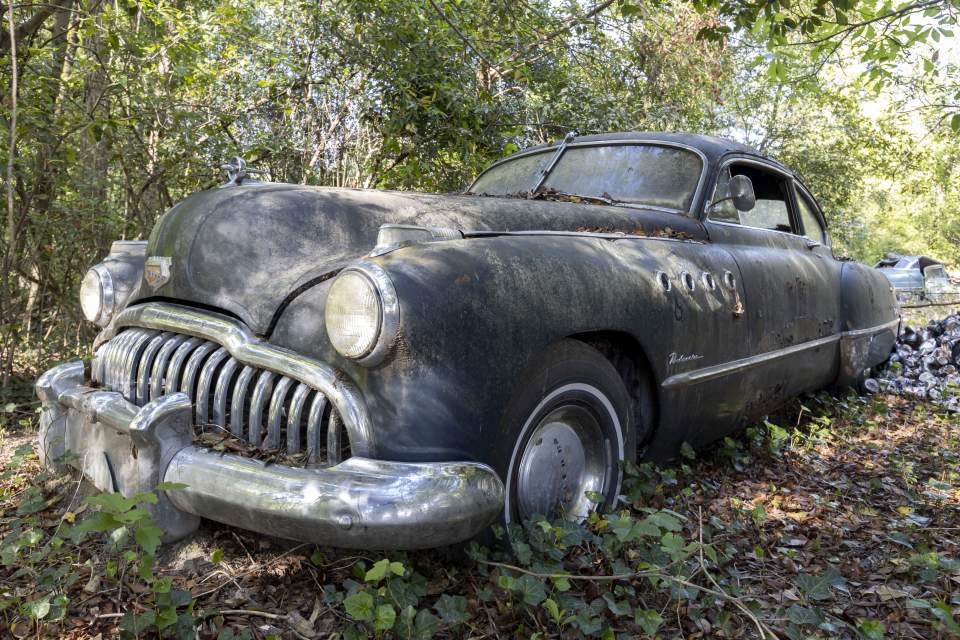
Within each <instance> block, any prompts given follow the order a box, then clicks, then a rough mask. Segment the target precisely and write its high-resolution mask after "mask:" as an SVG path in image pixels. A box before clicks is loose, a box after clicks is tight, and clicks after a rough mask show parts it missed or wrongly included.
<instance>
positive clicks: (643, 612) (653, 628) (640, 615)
mask: <svg viewBox="0 0 960 640" xmlns="http://www.w3.org/2000/svg"><path fill="white" fill-rule="evenodd" d="M633 621H634V622H635V623H636V624H637V626H639V627H640V628H641V629H643V632H644V633H645V634H647V635H648V636H652V635H653V634H655V633H656V632H657V630H658V629H659V628H660V625H662V624H663V618H662V617H661V616H660V614H659V613H657V612H656V611H654V610H653V609H637V610H636V612H634V614H633Z"/></svg>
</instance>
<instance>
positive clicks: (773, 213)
mask: <svg viewBox="0 0 960 640" xmlns="http://www.w3.org/2000/svg"><path fill="white" fill-rule="evenodd" d="M738 175H745V176H747V177H748V178H750V182H752V183H753V192H754V194H756V196H757V203H756V205H755V206H754V207H753V209H750V210H749V211H739V210H738V209H737V208H736V207H734V206H733V201H732V200H725V201H724V202H721V203H719V204H717V205H715V206H714V207H712V208H711V210H710V218H711V219H712V220H719V221H721V222H732V223H735V224H742V225H744V226H747V227H756V228H758V229H770V230H772V231H786V232H787V233H790V232H792V231H793V227H792V226H791V224H790V209H789V206H788V205H787V193H788V192H787V184H788V183H787V180H786V178H784V177H783V176H781V175H780V174H778V173H776V172H775V171H771V170H767V169H764V168H762V167H757V166H754V165H748V164H742V165H738V164H736V163H734V164H731V165H730V166H729V167H727V168H725V169H724V170H723V171H722V172H721V174H720V177H719V178H718V179H717V188H716V191H715V192H714V194H713V200H714V201H717V200H721V199H723V198H726V197H727V183H728V182H729V181H730V177H731V176H738Z"/></svg>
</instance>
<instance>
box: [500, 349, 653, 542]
mask: <svg viewBox="0 0 960 640" xmlns="http://www.w3.org/2000/svg"><path fill="white" fill-rule="evenodd" d="M523 380H524V382H523V384H522V386H521V387H520V388H518V389H517V390H516V392H515V394H514V396H513V398H512V399H511V401H510V403H509V405H508V407H507V410H506V411H505V413H504V418H503V423H502V425H501V427H502V428H501V431H500V438H499V439H498V444H497V457H496V460H497V461H498V463H497V466H498V471H499V472H500V475H501V477H502V478H503V479H504V485H505V489H506V493H505V499H504V514H503V520H504V522H505V523H506V524H510V523H514V522H520V521H522V520H525V519H528V518H530V517H532V516H534V515H542V516H546V517H548V518H558V517H565V518H568V519H571V520H579V519H582V518H584V517H586V516H587V514H588V513H589V511H590V509H591V508H593V507H594V506H595V505H596V506H599V507H600V508H601V509H602V508H607V507H609V506H611V505H612V504H613V503H614V501H615V500H616V496H617V493H618V492H619V490H620V480H621V469H620V461H621V460H623V459H627V460H630V461H633V460H635V458H636V434H635V429H634V427H633V422H634V421H633V416H632V412H631V404H632V403H631V400H630V395H629V394H628V392H627V389H626V387H625V386H624V384H623V381H622V379H621V378H620V375H619V373H618V372H617V370H616V369H615V368H614V366H613V365H612V364H611V363H610V361H609V360H607V358H605V357H604V356H603V354H601V353H600V352H599V351H597V350H596V349H594V348H593V347H591V346H589V345H587V344H584V343H582V342H579V341H576V340H563V341H562V342H559V343H557V344H556V345H554V346H553V347H551V348H550V349H548V350H547V352H546V353H545V354H543V356H542V357H540V358H539V359H538V360H537V362H536V363H534V365H532V366H531V368H530V370H529V372H528V375H525V376H524V378H523ZM595 498H598V499H599V504H596V503H595V502H594V499H595Z"/></svg>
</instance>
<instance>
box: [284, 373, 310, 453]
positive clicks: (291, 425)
mask: <svg viewBox="0 0 960 640" xmlns="http://www.w3.org/2000/svg"><path fill="white" fill-rule="evenodd" d="M310 391H312V389H310V387H308V386H307V385H305V384H300V385H298V386H297V390H296V391H294V392H293V399H292V400H291V401H290V415H289V416H288V417H287V453H289V454H291V455H292V454H294V453H300V422H301V418H302V417H303V405H304V404H305V403H306V401H307V396H308V395H310Z"/></svg>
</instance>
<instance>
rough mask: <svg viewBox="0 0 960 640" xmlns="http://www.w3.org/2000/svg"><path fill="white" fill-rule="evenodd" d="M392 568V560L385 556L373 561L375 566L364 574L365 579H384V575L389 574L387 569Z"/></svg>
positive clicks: (375, 580) (376, 580) (369, 580)
mask: <svg viewBox="0 0 960 640" xmlns="http://www.w3.org/2000/svg"><path fill="white" fill-rule="evenodd" d="M389 568H390V561H389V560H387V559H386V558H384V559H383V560H378V561H376V562H375V563H373V566H372V567H371V568H370V570H369V571H367V572H366V574H364V576H363V579H364V580H366V581H367V582H380V581H381V580H383V577H384V576H386V575H387V570H388V569H389Z"/></svg>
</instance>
